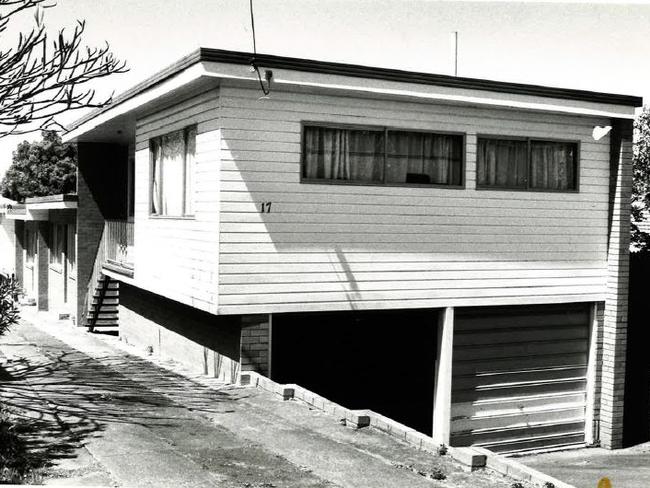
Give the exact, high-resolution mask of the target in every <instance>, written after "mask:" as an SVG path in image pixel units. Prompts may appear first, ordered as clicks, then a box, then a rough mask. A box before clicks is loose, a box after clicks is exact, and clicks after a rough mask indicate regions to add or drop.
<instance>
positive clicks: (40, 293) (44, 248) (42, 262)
mask: <svg viewBox="0 0 650 488" xmlns="http://www.w3.org/2000/svg"><path fill="white" fill-rule="evenodd" d="M49 230H50V225H49V223H48V222H38V226H37V232H36V236H37V237H36V239H37V244H36V245H37V252H36V259H37V261H38V262H37V263H35V266H36V267H37V268H38V272H37V276H38V281H37V285H36V290H37V292H36V305H37V307H38V309H39V310H48V303H49V300H48V297H49V289H48V281H49V280H48V277H49V260H50V252H49V248H48V243H49V240H50V236H49Z"/></svg>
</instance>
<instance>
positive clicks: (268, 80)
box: [249, 0, 273, 99]
mask: <svg viewBox="0 0 650 488" xmlns="http://www.w3.org/2000/svg"><path fill="white" fill-rule="evenodd" d="M249 4H250V10H251V29H252V31H253V57H252V58H251V71H253V72H255V73H257V79H258V80H259V82H260V87H261V88H262V93H264V96H263V97H260V99H263V98H268V96H269V93H271V79H272V78H273V71H271V70H268V69H267V70H265V71H264V79H265V80H266V84H267V86H266V87H265V86H264V82H263V81H262V75H261V74H260V70H259V68H258V67H257V60H256V59H255V57H256V56H257V44H256V42H255V15H254V14H253V0H249Z"/></svg>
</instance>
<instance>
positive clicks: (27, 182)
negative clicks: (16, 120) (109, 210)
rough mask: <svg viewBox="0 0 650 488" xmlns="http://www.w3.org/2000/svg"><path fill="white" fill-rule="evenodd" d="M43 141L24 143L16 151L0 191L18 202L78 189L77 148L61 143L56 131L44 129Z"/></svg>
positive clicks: (0, 184) (0, 185)
mask: <svg viewBox="0 0 650 488" xmlns="http://www.w3.org/2000/svg"><path fill="white" fill-rule="evenodd" d="M42 137H43V140H41V141H38V142H27V141H24V142H21V143H20V144H19V145H18V148H17V149H16V150H15V151H14V153H13V161H12V163H11V166H10V167H9V169H8V170H7V173H6V174H5V176H4V178H3V180H2V183H0V191H1V192H2V196H4V197H5V198H10V199H11V200H15V201H18V202H22V201H24V200H25V198H28V197H40V196H45V195H57V194H60V193H72V192H74V191H75V190H76V182H77V178H76V170H77V150H76V147H75V146H74V145H72V144H64V143H63V142H61V136H60V135H59V134H57V133H56V132H55V131H51V130H44V131H43V132H42Z"/></svg>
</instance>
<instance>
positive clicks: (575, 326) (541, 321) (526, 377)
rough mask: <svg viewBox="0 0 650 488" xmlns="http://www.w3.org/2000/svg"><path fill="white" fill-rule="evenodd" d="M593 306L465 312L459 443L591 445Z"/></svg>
mask: <svg viewBox="0 0 650 488" xmlns="http://www.w3.org/2000/svg"><path fill="white" fill-rule="evenodd" d="M588 323H589V305H588V304H569V305H567V304H562V305H544V306H541V307H488V308H472V309H457V311H456V319H455V324H454V328H455V334H454V355H453V371H452V374H453V382H452V385H453V386H452V413H451V417H452V422H451V445H452V446H468V445H480V446H483V447H487V448H488V449H492V450H494V451H496V452H502V453H507V452H517V451H525V450H533V449H542V448H551V447H560V446H567V445H573V444H579V443H583V442H584V425H585V401H586V371H587V355H588V344H589V328H588Z"/></svg>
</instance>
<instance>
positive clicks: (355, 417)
mask: <svg viewBox="0 0 650 488" xmlns="http://www.w3.org/2000/svg"><path fill="white" fill-rule="evenodd" d="M345 422H346V424H347V425H348V426H349V427H352V428H353V429H361V428H363V427H368V426H369V425H370V417H369V416H368V415H365V414H358V413H355V412H352V411H349V410H348V412H347V415H346V416H345Z"/></svg>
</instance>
